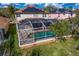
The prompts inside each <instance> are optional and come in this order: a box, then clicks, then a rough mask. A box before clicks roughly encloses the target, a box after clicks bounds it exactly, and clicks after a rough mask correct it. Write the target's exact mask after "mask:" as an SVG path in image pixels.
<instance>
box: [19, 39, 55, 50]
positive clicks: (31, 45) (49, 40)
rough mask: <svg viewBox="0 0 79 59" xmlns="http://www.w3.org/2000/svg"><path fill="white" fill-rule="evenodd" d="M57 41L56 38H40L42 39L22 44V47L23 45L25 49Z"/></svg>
mask: <svg viewBox="0 0 79 59" xmlns="http://www.w3.org/2000/svg"><path fill="white" fill-rule="evenodd" d="M55 41H56V39H55V38H48V39H46V40H40V41H37V42H34V43H31V44H25V45H20V47H21V48H22V49H23V48H31V47H33V46H39V45H46V44H49V43H51V42H55Z"/></svg>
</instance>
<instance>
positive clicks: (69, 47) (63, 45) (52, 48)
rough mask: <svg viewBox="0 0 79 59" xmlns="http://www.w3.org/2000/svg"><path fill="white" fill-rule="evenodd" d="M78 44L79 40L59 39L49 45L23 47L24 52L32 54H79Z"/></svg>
mask: <svg viewBox="0 0 79 59" xmlns="http://www.w3.org/2000/svg"><path fill="white" fill-rule="evenodd" d="M77 46H79V40H77V41H75V40H74V39H71V40H66V41H65V42H63V41H62V42H60V41H59V40H58V41H56V42H55V43H50V44H48V45H44V46H37V47H33V48H28V49H23V54H24V55H30V56H78V55H79V49H77V48H78V47H77Z"/></svg>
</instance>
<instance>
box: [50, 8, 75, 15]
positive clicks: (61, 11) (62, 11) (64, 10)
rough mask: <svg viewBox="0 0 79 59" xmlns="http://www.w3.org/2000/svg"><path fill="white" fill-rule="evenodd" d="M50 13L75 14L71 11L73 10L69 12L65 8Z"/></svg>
mask: <svg viewBox="0 0 79 59" xmlns="http://www.w3.org/2000/svg"><path fill="white" fill-rule="evenodd" d="M50 13H68V14H69V13H70V14H71V13H74V12H73V11H71V10H67V9H64V8H59V9H56V10H54V11H52V12H50Z"/></svg>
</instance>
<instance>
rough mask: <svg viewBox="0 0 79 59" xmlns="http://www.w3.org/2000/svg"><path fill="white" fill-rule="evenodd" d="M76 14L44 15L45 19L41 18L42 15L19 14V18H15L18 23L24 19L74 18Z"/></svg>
mask: <svg viewBox="0 0 79 59" xmlns="http://www.w3.org/2000/svg"><path fill="white" fill-rule="evenodd" d="M75 16H76V14H73V15H72V16H71V14H46V17H43V14H20V17H16V19H17V20H18V21H20V20H22V19H25V18H46V19H66V18H69V17H75Z"/></svg>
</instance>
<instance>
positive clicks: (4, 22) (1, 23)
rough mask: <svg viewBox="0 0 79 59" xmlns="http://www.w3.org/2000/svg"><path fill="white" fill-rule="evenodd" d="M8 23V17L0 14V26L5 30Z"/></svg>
mask: <svg viewBox="0 0 79 59" xmlns="http://www.w3.org/2000/svg"><path fill="white" fill-rule="evenodd" d="M8 25H9V18H6V17H2V16H0V28H1V29H5V30H7V28H8Z"/></svg>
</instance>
